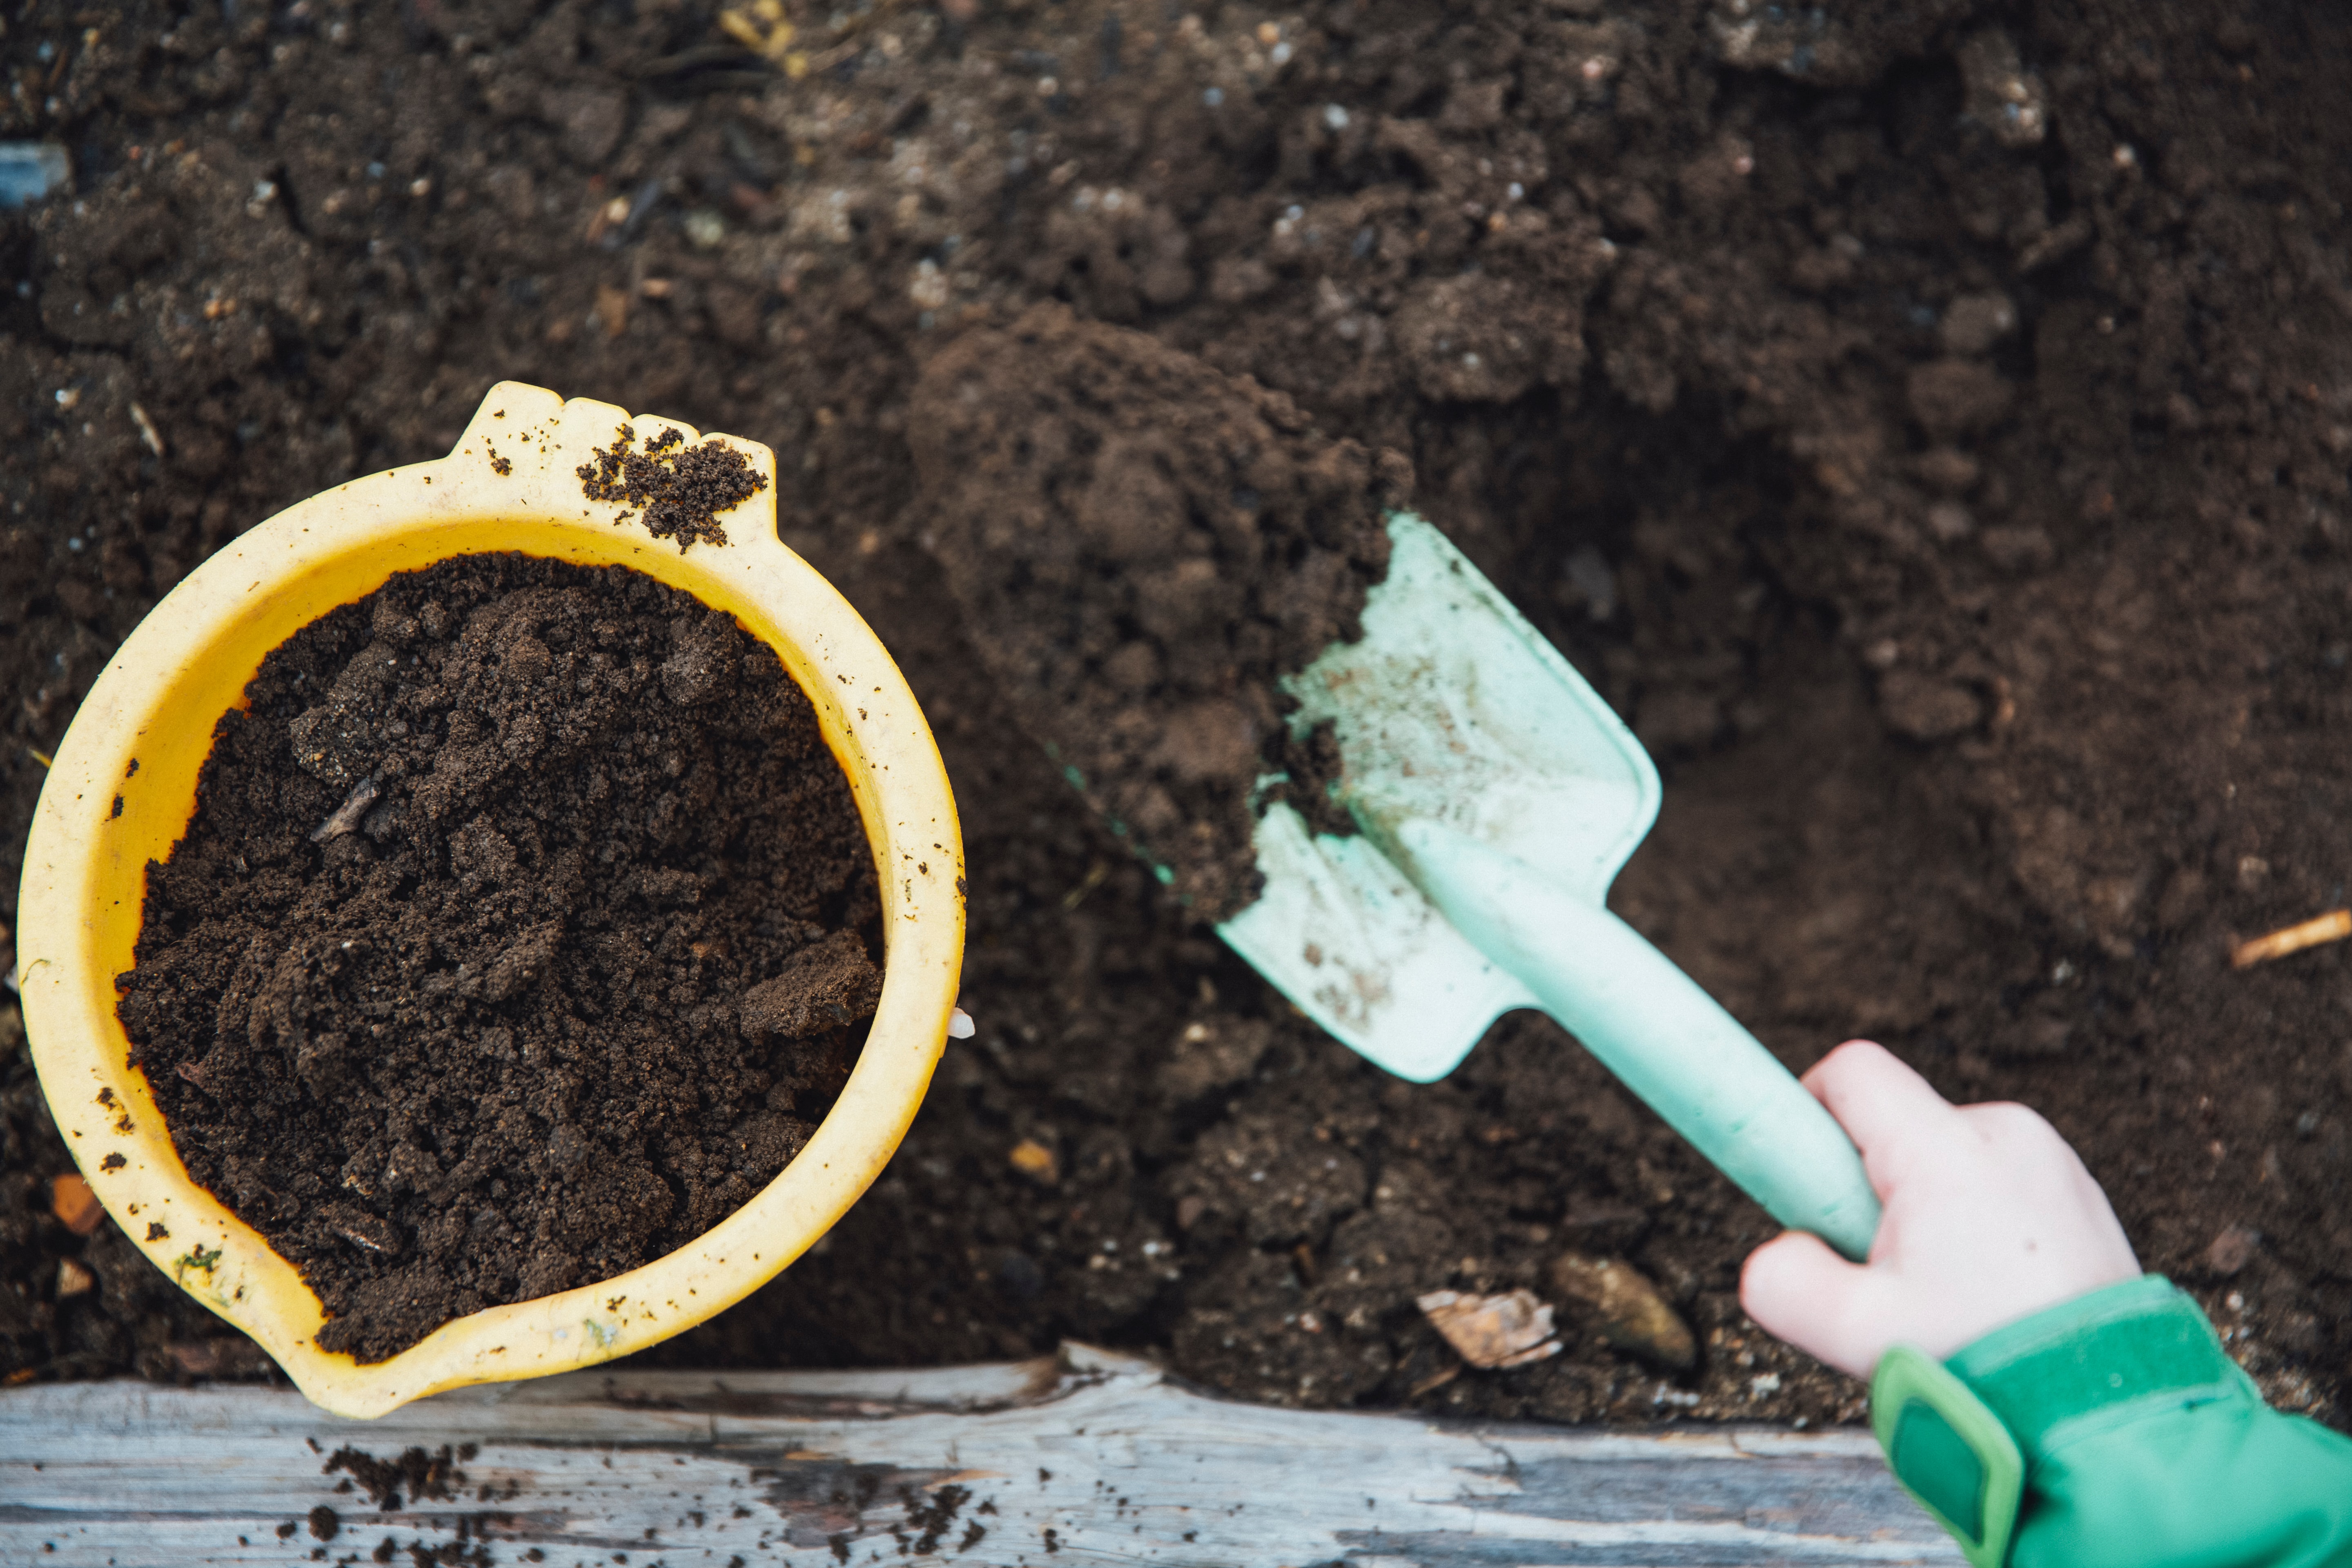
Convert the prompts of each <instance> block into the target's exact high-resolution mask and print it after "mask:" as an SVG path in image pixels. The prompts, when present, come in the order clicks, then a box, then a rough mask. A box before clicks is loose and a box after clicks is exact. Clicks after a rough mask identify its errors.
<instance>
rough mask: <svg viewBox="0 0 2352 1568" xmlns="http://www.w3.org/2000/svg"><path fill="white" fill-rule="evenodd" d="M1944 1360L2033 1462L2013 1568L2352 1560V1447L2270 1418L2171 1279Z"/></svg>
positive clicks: (2127, 1287)
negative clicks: (1997, 1418)
mask: <svg viewBox="0 0 2352 1568" xmlns="http://www.w3.org/2000/svg"><path fill="white" fill-rule="evenodd" d="M1944 1365H1945V1366H1946V1367H1947V1368H1948V1369H1949V1370H1950V1371H1951V1372H1952V1373H1955V1374H1956V1375H1957V1376H1958V1379H1959V1381H1960V1382H1961V1383H1962V1384H1965V1385H1966V1387H1967V1389H1968V1390H1969V1393H1971V1394H1974V1395H1975V1396H1976V1398H1977V1399H1978V1400H1980V1401H1981V1402H1982V1403H1983V1405H1984V1406H1986V1407H1987V1408H1988V1409H1989V1410H1990V1413H1991V1414H1992V1415H1995V1416H1997V1417H1999V1419H2000V1425H2001V1426H2003V1427H2005V1428H2006V1429H2007V1430H2008V1432H2009V1434H2010V1436H2012V1437H2013V1438H2014V1439H2015V1440H2016V1445H2017V1451H2018V1453H2019V1454H2020V1455H2021V1457H2022V1459H2023V1461H2024V1487H2023V1495H2022V1499H2021V1503H2020V1505H2019V1508H2018V1512H2017V1523H2016V1529H2015V1533H2014V1535H2013V1536H2012V1538H2011V1546H2010V1551H2009V1557H2008V1562H2009V1568H2108V1565H2113V1568H2225V1565H2226V1568H2241V1565H2242V1568H2255V1565H2260V1568H2305V1565H2317V1564H2322V1563H2333V1564H2352V1440H2347V1438H2345V1437H2344V1436H2342V1435H2341V1434H2339V1433H2336V1432H2332V1431H2330V1430H2328V1429H2327V1428H2326V1427H2325V1426H2320V1425H2319V1424H2318V1423H2316V1422H2314V1421H2310V1420H2306V1419H2305V1418H2304V1417H2302V1416H2299V1415H2284V1414H2282V1413H2280V1412H2279V1411H2275V1410H2273V1409H2272V1408H2270V1406H2269V1405H2265V1404H2264V1403H2263V1397H2262V1394H2260V1393H2259V1392H2258V1391H2257V1390H2256V1389H2255V1387H2254V1384H2253V1381H2252V1379H2251V1378H2249V1377H2247V1376H2246V1374H2245V1373H2243V1372H2242V1371H2241V1370H2240V1369H2239V1367H2238V1365H2237V1363H2234V1362H2232V1361H2231V1359H2230V1357H2229V1354H2228V1352H2225V1351H2224V1350H2223V1349H2222V1348H2221V1342H2220V1341H2219V1340H2218V1339H2217V1338H2216V1337H2215V1336H2214V1333H2213V1327H2212V1325H2211V1324H2210V1323H2209V1322H2208V1321H2206V1319H2205V1314H2204V1312H2203V1311H2202V1310H2200V1309H2199V1307H2198V1305H2197V1303H2196V1302H2195V1301H2193V1300H2190V1299H2189V1297H2188V1296H2186V1295H2184V1294H2182V1293H2181V1292H2180V1291H2179V1290H2178V1289H2175V1288H2174V1287H2173V1286H2172V1284H2171V1282H2170V1281H2168V1280H2167V1279H2162V1278H2161V1277H2159V1276H2157V1275H2153V1274H2151V1275H2147V1276H2144V1277H2143V1278H2141V1279H2134V1280H2129V1281H2127V1282H2126V1283H2124V1284H2121V1285H2113V1286H2109V1287H2107V1288H2106V1289H2102V1290H2095V1291H2093V1292H2092V1293H2091V1294H2089V1295H2087V1296H2084V1297H2080V1298H2078V1299H2076V1300H2072V1301H2068V1302H2064V1303H2063V1304H2061V1305H2059V1306H2056V1307H2053V1308H2051V1309H2050V1310H2047V1311H2044V1312H2040V1313H2037V1314H2035V1315H2034V1316H2032V1317H2031V1318H2028V1319H2025V1320H2024V1321H2021V1322H2017V1323H2012V1324H2011V1325H2009V1326H2008V1327H2006V1328H2002V1329H1999V1330H1996V1331H1993V1332H1992V1333H1990V1334H1988V1335H1986V1336H1985V1337H1984V1338H1983V1339H1980V1340H1979V1341H1977V1342H1975V1343H1974V1344H1971V1345H1969V1346H1968V1347H1967V1348H1966V1349H1964V1350H1962V1351H1961V1352H1959V1353H1958V1354H1957V1355H1955V1356H1953V1357H1951V1358H1950V1359H1949V1360H1948V1361H1947V1362H1945V1363H1944ZM1906 1484H1909V1481H1908V1478H1906Z"/></svg>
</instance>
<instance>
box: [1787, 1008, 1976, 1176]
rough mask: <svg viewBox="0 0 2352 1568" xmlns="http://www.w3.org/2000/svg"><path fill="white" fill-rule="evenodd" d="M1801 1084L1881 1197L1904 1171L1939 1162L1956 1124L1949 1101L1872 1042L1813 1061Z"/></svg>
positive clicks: (1851, 1044) (1852, 1042) (1849, 1045)
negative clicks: (1832, 1120)
mask: <svg viewBox="0 0 2352 1568" xmlns="http://www.w3.org/2000/svg"><path fill="white" fill-rule="evenodd" d="M1804 1084H1805V1087H1806V1088H1807V1089H1811V1090H1812V1092H1813V1098H1814V1099H1816V1100H1820V1101H1821V1102H1822V1104H1823V1105H1825V1106H1827V1107H1828V1108H1829V1112H1830V1114H1831V1115H1832V1116H1834V1117H1836V1118H1837V1121H1838V1125H1839V1126H1841V1127H1843V1128H1844V1129H1845V1131H1846V1136H1847V1137H1849V1138H1851V1139H1853V1143H1854V1147H1855V1148H1857V1149H1859V1150H1861V1151H1862V1163H1863V1166H1864V1169H1865V1170H1867V1171H1868V1172H1869V1173H1870V1184H1871V1185H1872V1186H1873V1187H1875V1188H1876V1189H1877V1190H1878V1195H1879V1196H1880V1197H1882V1198H1884V1197H1885V1196H1886V1195H1887V1194H1888V1191H1889V1189H1891V1188H1892V1187H1894V1186H1895V1184H1898V1183H1899V1182H1900V1181H1901V1180H1902V1173H1903V1172H1904V1170H1905V1169H1906V1168H1907V1167H1909V1166H1911V1165H1913V1164H1914V1163H1916V1161H1917V1160H1919V1159H1929V1160H1932V1159H1937V1158H1939V1157H1940V1152H1941V1151H1942V1150H1944V1149H1945V1148H1947V1147H1948V1145H1949V1143H1950V1142H1951V1139H1952V1136H1953V1134H1954V1133H1955V1132H1957V1131H1958V1130H1959V1128H1960V1125H1961V1123H1960V1116H1959V1112H1958V1110H1956V1109H1954V1107H1953V1105H1952V1102H1951V1101H1949V1100H1946V1099H1945V1098H1944V1097H1943V1096H1942V1095H1940V1094H1937V1092H1936V1090H1935V1089H1934V1088H1933V1087H1932V1086H1931V1085H1929V1083H1928V1082H1927V1079H1924V1078H1921V1077H1920V1076H1919V1075H1918V1074H1917V1073H1916V1072H1913V1071H1912V1070H1911V1069H1910V1068H1907V1067H1906V1066H1905V1065H1904V1064H1903V1063H1902V1062H1901V1061H1899V1060H1897V1059H1896V1058H1895V1054H1894V1053H1893V1052H1891V1051H1889V1050H1888V1049H1887V1048H1886V1047H1884V1046H1882V1045H1879V1044H1877V1043H1876V1042H1874V1041H1872V1040H1848V1041H1847V1042H1846V1043H1845V1044H1843V1045H1842V1046H1840V1047H1838V1048H1837V1049H1835V1050H1833V1051H1832V1052H1831V1053H1830V1054H1829V1055H1827V1056H1825V1057H1823V1058H1822V1059H1821V1060H1820V1061H1818V1062H1815V1063H1814V1064H1813V1067H1812V1070H1811V1071H1810V1072H1808V1073H1806V1074H1805V1078H1804Z"/></svg>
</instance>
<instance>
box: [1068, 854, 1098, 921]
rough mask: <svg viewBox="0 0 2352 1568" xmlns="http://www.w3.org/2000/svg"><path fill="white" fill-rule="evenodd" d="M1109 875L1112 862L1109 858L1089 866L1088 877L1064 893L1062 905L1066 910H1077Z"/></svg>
mask: <svg viewBox="0 0 2352 1568" xmlns="http://www.w3.org/2000/svg"><path fill="white" fill-rule="evenodd" d="M1109 875H1110V862H1109V861H1108V860H1097V861H1096V862H1095V863H1094V864H1093V865H1091V866H1089V867H1087V875H1086V879H1085V880H1084V881H1082V882H1080V883H1079V884H1078V885H1077V886H1076V887H1075V888H1072V889H1070V890H1069V891H1068V892H1066V893H1064V894H1063V895H1062V907H1063V908H1064V909H1066V910H1075V909H1076V908H1077V907H1078V906H1079V905H1080V904H1083V903H1085V902H1086V901H1087V894H1088V893H1091V892H1093V891H1094V890H1095V889H1097V888H1099V887H1101V886H1102V885H1103V879H1105V878H1107V877H1108V876H1109Z"/></svg>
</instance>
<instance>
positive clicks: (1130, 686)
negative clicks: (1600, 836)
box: [908, 305, 1412, 920]
mask: <svg viewBox="0 0 2352 1568" xmlns="http://www.w3.org/2000/svg"><path fill="white" fill-rule="evenodd" d="M908 423H909V427H910V430H911V431H912V441H911V445H912V446H913V448H914V454H915V465H916V470H917V472H918V473H919V475H920V476H921V478H922V479H923V484H924V498H925V501H926V503H927V506H928V515H929V535H930V537H931V538H932V540H933V541H934V542H935V548H936V550H937V552H938V554H939V558H940V564H941V565H942V566H943V567H944V568H945V569H946V572H945V575H946V581H947V583H948V584H949V585H950V588H952V589H953V591H954V593H955V596H956V601H957V603H958V604H960V605H962V606H963V610H964V616H965V622H966V624H967V625H968V626H971V636H972V639H973V641H974V642H976V643H977V644H978V645H979V646H980V647H981V649H982V652H983V653H984V654H985V655H986V656H987V657H988V658H989V660H990V662H991V665H992V668H993V669H994V670H995V672H996V673H997V674H998V676H999V677H1000V678H1001V679H1003V680H1004V682H1005V684H1006V688H1007V690H1006V696H1007V699H1008V700H1009V701H1010V702H1011V703H1012V704H1013V707H1014V708H1015V709H1016V710H1018V711H1019V712H1020V714H1021V716H1022V722H1023V724H1024V726H1025V727H1026V728H1027V729H1028V731H1030V733H1031V734H1032V735H1034V736H1035V737H1036V738H1037V739H1038V741H1039V742H1041V743H1043V744H1044V745H1045V747H1046V748H1047V749H1048V752H1049V754H1050V755H1052V756H1054V757H1055V758H1056V759H1057V760H1058V761H1059V762H1061V763H1063V764H1064V766H1065V767H1066V769H1067V770H1069V772H1068V775H1067V776H1068V777H1069V778H1070V781H1071V782H1072V783H1073V784H1076V785H1077V786H1078V787H1079V788H1081V789H1083V790H1084V791H1086V793H1087V795H1088V797H1089V798H1090V799H1091V800H1093V801H1094V803H1095V805H1096V806H1097V809H1098V810H1100V811H1101V812H1103V813H1104V814H1105V815H1106V816H1107V817H1108V819H1109V821H1110V823H1111V830H1112V832H1113V833H1115V834H1118V835H1119V836H1121V837H1127V836H1129V835H1130V834H1131V835H1132V836H1133V837H1134V838H1135V839H1136V841H1137V842H1138V844H1139V847H1140V849H1141V851H1142V852H1143V853H1144V854H1145V855H1146V856H1147V857H1150V858H1152V859H1154V860H1156V861H1160V862H1164V863H1165V864H1166V865H1167V866H1168V868H1169V873H1170V874H1169V876H1168V878H1167V880H1168V881H1169V882H1170V884H1171V886H1172V887H1173V888H1174V889H1175V891H1176V895H1177V897H1178V898H1179V899H1181V900H1183V901H1184V902H1185V903H1186V904H1187V905H1188V906H1190V907H1191V909H1192V911H1193V912H1194V913H1196V914H1198V915H1200V916H1201V917H1202V918H1203V919H1205V920H1222V919H1223V918H1224V917H1226V916H1228V915H1231V914H1234V913H1237V912H1238V911H1239V910H1241V909H1242V908H1243V907H1244V905H1246V904H1247V903H1248V902H1249V901H1250V900H1252V899H1253V898H1255V896H1256V893H1257V875H1256V870H1255V858H1254V857H1253V856H1252V854H1251V851H1250V832H1251V827H1252V824H1253V823H1254V821H1255V814H1254V811H1253V805H1254V799H1253V793H1254V786H1255V784H1256V782H1257V781H1258V779H1259V778H1260V777H1262V776H1263V775H1265V774H1268V773H1285V774H1296V775H1301V776H1312V768H1313V761H1314V760H1313V758H1312V757H1308V756H1301V757H1297V758H1293V757H1292V756H1291V754H1290V753H1291V752H1292V751H1293V749H1294V748H1293V745H1292V742H1290V739H1289V734H1288V730H1287V727H1286V725H1285V724H1284V722H1283V718H1282V716H1283V714H1284V713H1285V712H1286V710H1287V709H1288V707H1289V706H1290V704H1289V700H1288V699H1287V698H1286V697H1284V696H1283V694H1282V692H1281V690H1280V689H1279V687H1278V686H1277V684H1276V683H1277V682H1278V681H1279V679H1281V677H1282V676H1284V675H1286V674H1288V673H1291V672H1293V671H1296V670H1298V669H1300V668H1305V667H1306V666H1307V664H1308V663H1310V662H1312V661H1313V659H1314V658H1315V656H1316V655H1317V654H1318V653H1320V652H1321V651H1322V650H1323V649H1324V648H1325V647H1328V646H1329V645H1330V644H1332V643H1333V642H1336V641H1339V640H1342V639H1344V638H1349V637H1355V636H1357V635H1358V627H1357V626H1356V616H1357V614H1358V612H1360V610H1361V609H1362V608H1363V604H1364V591H1365V589H1366V588H1367V587H1369V586H1370V584H1372V583H1374V582H1376V581H1378V580H1379V578H1380V576H1381V572H1382V571H1383V570H1384V568H1385V567H1386V564H1387V562H1388V544H1389V541H1388V534H1387V532H1386V531H1384V530H1383V528H1382V526H1381V519H1382V514H1383V512H1384V510H1386V509H1387V508H1389V507H1391V506H1397V505H1402V503H1403V501H1404V500H1405V499H1406V497H1407V495H1408V493H1409V492H1410V490H1411V489H1412V466H1411V464H1410V463H1409V462H1407V460H1406V459H1405V458H1404V457H1403V456H1402V454H1399V453H1395V452H1381V453H1378V454H1374V453H1370V452H1367V451H1366V450H1365V449H1364V448H1363V447H1360V446H1358V445H1356V444H1355V443H1354V442H1352V441H1335V440H1332V439H1330V438H1328V437H1324V436H1322V435H1320V434H1319V433H1318V432H1317V431H1316V430H1315V429H1314V428H1313V426H1310V425H1309V424H1308V422H1307V417H1306V416H1304V415H1303V414H1301V413H1300V412H1299V411H1298V408H1297V405H1295V404H1293V403H1292V402H1291V400H1290V399H1289V398H1287V397H1285V396H1283V395H1281V394H1279V393H1269V392H1267V391H1265V389H1264V388H1262V387H1260V386H1258V385H1256V384H1255V383H1251V382H1245V381H1235V380H1234V378H1232V377H1230V376H1225V375H1221V374H1218V373H1217V372H1215V371H1213V370H1211V369H1210V368H1209V367H1208V366H1206V365H1204V364H1202V363H1200V362H1199V361H1198V360H1196V359H1194V358H1192V356H1191V355H1189V354H1185V353H1180V352H1178V351H1176V350H1173V349H1170V348H1168V347H1166V346H1165V345H1163V344H1161V343H1159V342H1155V341H1153V340H1152V339H1150V338H1149V337H1146V336H1145V335H1144V334H1142V333H1141V332H1134V331H1123V330H1121V329H1119V328H1117V327H1109V326H1105V325H1103V324H1101V323H1100V322H1094V321H1079V320H1077V319H1076V317H1074V316H1073V315H1071V313H1070V312H1069V310H1067V309H1066V308H1064V307H1062V306H1058V305H1040V306H1038V307H1036V308H1035V309H1034V310H1030V311H1029V312H1027V313H1026V314H1024V316H1022V317H1021V319H1020V320H1019V321H1015V322H1013V324H1012V325H1011V326H1010V327H1008V328H1006V329H1005V330H1003V331H985V330H983V331H973V332H970V333H967V334H965V336H963V337H962V338H961V339H960V340H959V341H958V342H956V343H955V344H954V345H953V346H952V347H950V348H949V349H947V350H946V351H945V352H943V353H940V355H939V356H938V357H937V358H936V359H934V360H932V361H931V362H930V363H929V365H928V366H927V367H926V368H925V371H924V374H923V378H922V380H921V381H919V383H917V384H916V386H915V389H914V392H913V395H912V397H911V398H910V400H909V403H908ZM1297 794H1298V795H1299V798H1300V799H1301V800H1302V802H1304V803H1305V804H1306V805H1308V806H1310V807H1313V806H1317V805H1322V804H1324V803H1323V802H1322V797H1321V796H1320V794H1319V792H1315V791H1301V792H1297ZM1268 798H1279V796H1269V797H1268Z"/></svg>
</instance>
